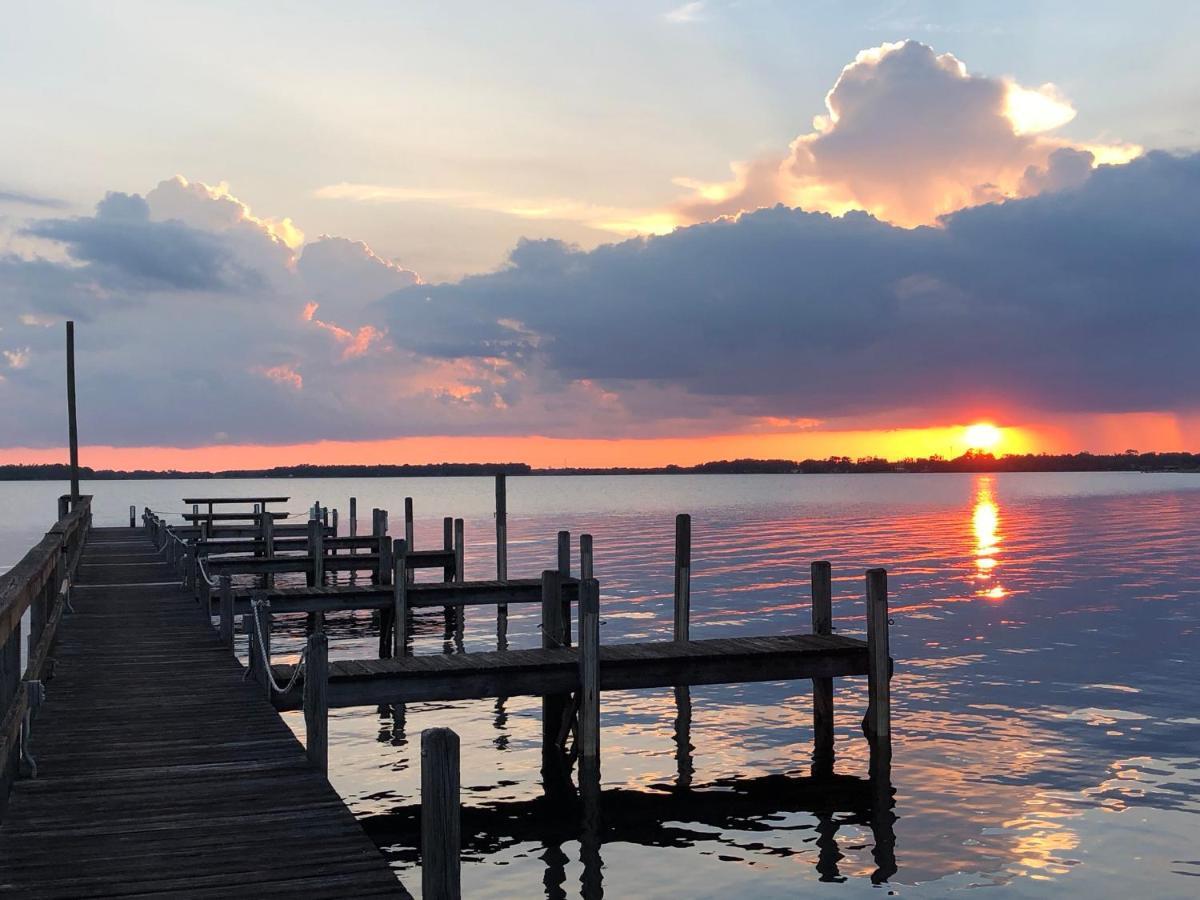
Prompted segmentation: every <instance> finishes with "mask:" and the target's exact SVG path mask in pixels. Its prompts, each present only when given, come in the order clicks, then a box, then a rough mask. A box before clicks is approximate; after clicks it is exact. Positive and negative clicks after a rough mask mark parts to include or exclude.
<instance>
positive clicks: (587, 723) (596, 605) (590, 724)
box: [579, 578, 600, 763]
mask: <svg viewBox="0 0 1200 900" xmlns="http://www.w3.org/2000/svg"><path fill="white" fill-rule="evenodd" d="M579 753H580V757H581V758H582V759H583V760H586V761H595V762H596V763H598V762H599V759H600V584H599V582H597V581H596V579H594V578H588V579H585V580H583V581H581V582H580V585H579Z"/></svg>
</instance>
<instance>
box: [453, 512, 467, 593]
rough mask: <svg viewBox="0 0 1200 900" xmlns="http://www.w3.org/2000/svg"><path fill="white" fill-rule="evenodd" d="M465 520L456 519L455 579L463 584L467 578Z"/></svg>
mask: <svg viewBox="0 0 1200 900" xmlns="http://www.w3.org/2000/svg"><path fill="white" fill-rule="evenodd" d="M463 545H464V537H463V520H462V519H455V520H454V580H455V581H456V582H457V583H459V584H462V583H463V582H464V581H465V580H466V555H465V549H464V546H463Z"/></svg>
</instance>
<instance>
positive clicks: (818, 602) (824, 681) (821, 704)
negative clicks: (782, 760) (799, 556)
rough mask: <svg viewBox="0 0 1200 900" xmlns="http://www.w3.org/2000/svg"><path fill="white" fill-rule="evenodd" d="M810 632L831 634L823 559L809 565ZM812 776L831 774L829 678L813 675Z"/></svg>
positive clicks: (829, 579)
mask: <svg viewBox="0 0 1200 900" xmlns="http://www.w3.org/2000/svg"><path fill="white" fill-rule="evenodd" d="M810 578H811V583H812V631H813V634H833V573H832V568H831V566H830V565H829V563H828V562H826V561H825V560H819V561H817V562H814V563H813V564H812V565H811V566H810ZM812 684H813V764H812V773H813V775H829V774H832V773H833V759H834V756H833V679H832V678H814V679H813V680H812Z"/></svg>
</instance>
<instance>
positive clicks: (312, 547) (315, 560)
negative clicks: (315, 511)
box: [308, 519, 325, 587]
mask: <svg viewBox="0 0 1200 900" xmlns="http://www.w3.org/2000/svg"><path fill="white" fill-rule="evenodd" d="M324 538H325V529H324V528H323V527H322V526H321V521H320V520H319V519H309V521H308V555H309V557H310V558H311V560H312V569H311V571H310V572H309V576H308V583H309V586H310V587H320V586H321V585H323V584H325V543H324Z"/></svg>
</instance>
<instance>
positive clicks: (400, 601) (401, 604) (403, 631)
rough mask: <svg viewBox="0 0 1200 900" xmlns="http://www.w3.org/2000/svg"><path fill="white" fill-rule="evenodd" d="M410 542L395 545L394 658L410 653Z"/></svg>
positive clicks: (393, 585) (399, 542) (393, 578)
mask: <svg viewBox="0 0 1200 900" xmlns="http://www.w3.org/2000/svg"><path fill="white" fill-rule="evenodd" d="M408 547H409V544H408V541H396V542H395V544H393V558H394V561H393V563H392V565H393V567H394V570H393V573H392V656H393V658H396V659H399V658H400V657H401V656H405V655H407V653H408V576H407V574H406V573H407V571H408Z"/></svg>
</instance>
